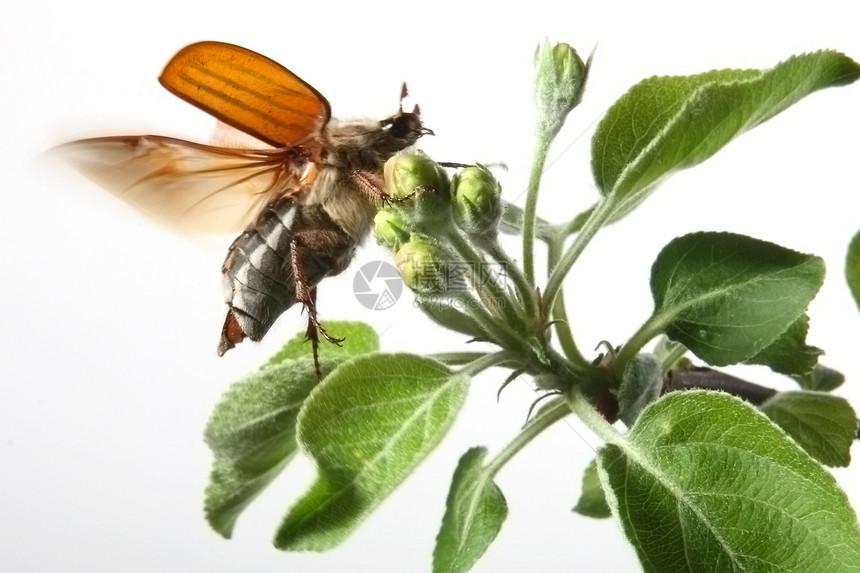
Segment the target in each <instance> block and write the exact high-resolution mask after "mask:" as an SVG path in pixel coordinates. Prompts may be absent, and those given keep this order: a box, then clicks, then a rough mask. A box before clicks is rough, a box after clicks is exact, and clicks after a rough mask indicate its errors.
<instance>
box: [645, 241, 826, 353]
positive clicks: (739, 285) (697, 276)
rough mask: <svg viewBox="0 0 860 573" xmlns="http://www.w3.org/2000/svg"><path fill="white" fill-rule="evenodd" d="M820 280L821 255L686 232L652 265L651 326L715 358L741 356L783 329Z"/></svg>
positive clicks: (761, 348)
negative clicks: (652, 302) (652, 299)
mask: <svg viewBox="0 0 860 573" xmlns="http://www.w3.org/2000/svg"><path fill="white" fill-rule="evenodd" d="M823 281H824V261H822V260H821V258H819V257H815V256H813V255H806V254H803V253H798V252H795V251H792V250H789V249H786V248H784V247H780V246H779V245H774V244H773V243H767V242H765V241H759V240H757V239H753V238H750V237H745V236H743V235H735V234H731V233H693V234H690V235H685V236H683V237H679V238H677V239H675V240H673V241H672V242H670V243H669V244H668V245H666V247H664V248H663V250H662V251H661V252H660V254H659V255H658V256H657V260H656V261H654V265H653V267H652V268H651V292H652V294H653V296H654V302H655V311H654V315H653V316H652V317H651V319H650V320H649V323H650V324H649V328H650V329H652V330H654V331H657V332H659V331H662V332H665V333H666V335H667V336H669V338H671V339H673V340H675V341H677V342H680V343H681V344H683V345H684V346H686V347H687V348H689V349H690V351H691V352H693V353H694V354H695V355H696V356H698V357H699V358H701V359H702V360H705V361H707V362H708V363H710V364H712V365H715V366H725V365H728V364H735V363H738V362H743V361H744V360H748V359H750V358H751V357H753V356H756V355H757V354H759V353H761V352H762V351H764V350H765V349H766V348H768V347H769V346H771V345H772V344H774V343H775V342H776V341H777V340H778V339H779V338H780V337H781V336H783V333H785V332H786V330H788V329H789V327H791V326H792V325H793V324H794V323H795V322H796V321H797V320H798V319H799V318H800V316H801V315H802V314H803V313H804V312H805V310H806V307H807V306H808V305H809V303H810V301H811V300H812V299H813V298H814V297H815V294H816V293H817V292H818V289H819V288H820V287H821V284H822V282H823Z"/></svg>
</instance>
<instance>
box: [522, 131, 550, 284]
mask: <svg viewBox="0 0 860 573" xmlns="http://www.w3.org/2000/svg"><path fill="white" fill-rule="evenodd" d="M551 141H552V138H549V137H542V136H541V135H540V134H539V135H538V137H537V143H536V145H535V152H534V157H533V158H532V170H531V173H530V174H529V185H528V190H527V192H526V205H525V210H524V212H523V271H524V272H525V275H526V280H527V281H528V282H529V284H531V285H535V284H536V283H535V248H534V247H535V224H536V221H537V203H538V192H539V190H540V180H541V177H542V176H543V169H544V166H545V165H546V158H547V155H548V154H549V145H550V142H551Z"/></svg>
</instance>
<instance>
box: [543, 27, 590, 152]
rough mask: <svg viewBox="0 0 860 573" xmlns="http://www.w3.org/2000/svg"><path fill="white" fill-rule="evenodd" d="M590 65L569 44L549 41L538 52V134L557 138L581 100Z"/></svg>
mask: <svg viewBox="0 0 860 573" xmlns="http://www.w3.org/2000/svg"><path fill="white" fill-rule="evenodd" d="M590 64H591V58H589V59H588V64H586V63H584V62H583V61H582V58H580V57H579V54H577V53H576V50H574V49H573V48H571V47H570V46H569V45H568V44H564V43H558V44H555V45H554V46H551V45H550V43H549V40H547V41H545V42H544V43H543V45H542V46H538V47H537V49H536V50H535V104H536V105H537V111H538V131H539V133H541V135H544V136H549V137H555V135H556V134H557V133H558V131H559V130H560V129H561V126H562V125H563V124H564V120H565V118H567V114H568V113H570V110H572V109H573V108H574V107H576V106H577V105H578V104H579V102H580V100H581V99H582V92H583V91H584V89H585V80H586V79H587V77H588V68H589V66H590Z"/></svg>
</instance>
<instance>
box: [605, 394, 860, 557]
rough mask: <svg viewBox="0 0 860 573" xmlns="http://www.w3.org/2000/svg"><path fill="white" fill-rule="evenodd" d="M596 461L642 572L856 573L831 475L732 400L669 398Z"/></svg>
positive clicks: (859, 553)
mask: <svg viewBox="0 0 860 573" xmlns="http://www.w3.org/2000/svg"><path fill="white" fill-rule="evenodd" d="M598 460H599V461H598V463H599V464H600V466H601V468H602V471H601V479H602V480H604V485H606V487H607V489H609V490H610V492H611V494H610V495H609V497H608V501H609V503H610V506H611V507H612V508H613V513H614V514H615V515H617V516H618V517H619V519H620V520H621V523H622V525H623V527H624V531H625V533H626V535H627V537H628V539H629V540H630V542H631V543H632V544H633V545H634V547H635V548H636V551H637V553H638V555H639V559H640V561H641V562H642V566H643V568H644V570H645V571H646V572H655V573H657V572H659V573H675V572H679V573H680V572H689V573H700V572H701V571H720V572H741V571H743V572H746V573H752V572H761V573H765V572H768V573H769V572H772V571H803V572H804V573H831V572H832V571H840V572H857V571H860V529H858V524H857V516H856V515H855V514H854V511H853V510H852V508H851V505H850V504H849V502H848V498H847V496H846V495H845V493H844V492H843V491H842V490H841V489H839V486H838V485H837V483H836V480H835V479H834V477H833V476H832V475H831V474H830V472H828V471H827V470H826V469H824V468H823V467H821V466H820V465H819V464H818V463H817V462H816V461H815V460H813V459H812V458H810V457H809V455H807V454H806V452H804V451H803V450H802V449H800V448H799V447H798V446H797V444H795V443H794V442H793V441H792V440H790V439H789V438H788V437H787V436H786V435H785V433H784V432H783V431H782V430H781V429H779V428H778V427H777V426H776V425H774V424H773V423H772V422H771V421H770V420H768V419H767V418H766V417H765V416H764V415H763V414H762V413H761V412H759V411H757V410H756V409H754V408H752V407H751V406H749V405H748V404H746V403H744V402H742V401H741V400H740V399H737V398H734V397H732V396H729V395H728V394H724V393H721V392H707V391H700V390H691V391H687V392H675V393H671V394H668V395H666V396H664V397H663V398H662V399H661V400H659V401H657V402H655V403H654V404H652V405H651V406H649V407H648V408H647V409H646V410H645V411H644V412H643V413H642V415H641V416H640V417H639V419H638V420H637V422H636V425H635V426H634V427H633V429H632V430H631V431H630V433H629V434H628V438H627V440H620V441H619V442H617V443H615V444H610V445H607V446H606V447H605V448H604V449H603V450H601V452H600V454H599V458H598Z"/></svg>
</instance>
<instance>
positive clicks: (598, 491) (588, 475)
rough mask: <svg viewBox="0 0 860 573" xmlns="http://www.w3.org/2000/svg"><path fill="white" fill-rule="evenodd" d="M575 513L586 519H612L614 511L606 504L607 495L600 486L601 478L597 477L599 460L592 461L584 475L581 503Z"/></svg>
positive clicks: (580, 496) (577, 505)
mask: <svg viewBox="0 0 860 573" xmlns="http://www.w3.org/2000/svg"><path fill="white" fill-rule="evenodd" d="M573 511H575V512H577V513H579V514H582V515H584V516H586V517H594V518H604V517H610V516H611V515H612V511H610V509H609V504H607V503H606V495H605V494H604V493H603V486H602V485H600V476H599V475H597V460H596V459H594V460H591V461H590V462H589V463H588V466H586V468H585V471H584V472H583V474H582V492H581V493H580V494H579V501H577V502H576V506H574V508H573Z"/></svg>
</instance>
